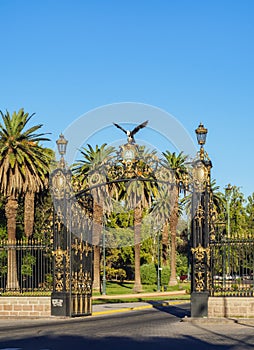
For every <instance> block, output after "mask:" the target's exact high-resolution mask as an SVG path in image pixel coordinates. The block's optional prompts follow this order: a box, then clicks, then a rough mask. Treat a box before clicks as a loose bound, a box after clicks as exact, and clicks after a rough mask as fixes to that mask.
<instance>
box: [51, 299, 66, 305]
mask: <svg viewBox="0 0 254 350" xmlns="http://www.w3.org/2000/svg"><path fill="white" fill-rule="evenodd" d="M52 305H53V306H54V307H62V306H63V299H52Z"/></svg>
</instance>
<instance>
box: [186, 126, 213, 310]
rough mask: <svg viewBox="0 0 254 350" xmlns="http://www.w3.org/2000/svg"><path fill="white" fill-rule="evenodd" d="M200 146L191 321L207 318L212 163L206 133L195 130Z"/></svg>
mask: <svg viewBox="0 0 254 350" xmlns="http://www.w3.org/2000/svg"><path fill="white" fill-rule="evenodd" d="M196 133H197V138H198V143H199V144H200V145H201V148H200V152H199V159H197V160H196V161H195V162H194V163H193V170H192V175H193V194H192V224H191V317H207V316H208V297H209V286H210V248H209V234H210V232H209V231H210V227H209V226H210V219H209V215H210V210H209V205H210V195H211V189H210V182H211V181H210V170H211V168H212V163H211V161H210V159H209V158H208V156H207V154H206V153H205V151H204V149H203V145H204V144H205V137H206V134H207V129H205V128H204V127H203V125H202V124H200V125H199V128H198V129H196Z"/></svg>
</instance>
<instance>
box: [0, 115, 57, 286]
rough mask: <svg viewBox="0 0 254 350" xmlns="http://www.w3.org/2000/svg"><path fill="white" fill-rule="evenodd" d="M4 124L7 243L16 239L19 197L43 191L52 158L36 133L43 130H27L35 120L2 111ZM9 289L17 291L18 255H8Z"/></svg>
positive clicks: (0, 134) (0, 169) (0, 127)
mask: <svg viewBox="0 0 254 350" xmlns="http://www.w3.org/2000/svg"><path fill="white" fill-rule="evenodd" d="M0 114H1V116H2V119H3V123H1V124H0V191H1V193H2V194H3V195H4V196H6V197H7V201H6V206H5V214H6V218H7V232H8V240H9V241H13V242H14V241H15V239H16V215H17V208H18V197H19V196H20V195H24V194H26V193H35V192H38V191H40V190H42V189H43V188H44V187H45V185H46V183H47V176H48V173H49V164H50V160H51V158H50V157H49V153H48V152H47V151H45V148H43V147H42V146H40V145H39V142H40V141H48V140H49V139H48V138H45V137H43V136H44V135H45V134H42V133H40V134H37V133H35V132H36V131H37V130H38V129H40V128H41V126H42V125H41V124H40V125H35V126H33V127H31V128H28V129H27V130H25V128H26V127H27V124H28V122H29V121H30V119H31V118H32V116H33V115H34V114H32V115H30V116H29V114H28V113H24V110H23V109H20V110H19V111H18V113H16V112H14V113H13V114H12V116H10V114H9V112H8V111H6V114H3V113H2V111H0ZM7 288H8V289H16V288H18V279H17V269H16V252H15V250H13V249H10V250H9V251H8V278H7Z"/></svg>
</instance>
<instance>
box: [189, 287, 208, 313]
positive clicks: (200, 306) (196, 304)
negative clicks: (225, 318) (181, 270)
mask: <svg viewBox="0 0 254 350" xmlns="http://www.w3.org/2000/svg"><path fill="white" fill-rule="evenodd" d="M208 297H209V292H202V293H199V292H192V293H191V317H207V316H208Z"/></svg>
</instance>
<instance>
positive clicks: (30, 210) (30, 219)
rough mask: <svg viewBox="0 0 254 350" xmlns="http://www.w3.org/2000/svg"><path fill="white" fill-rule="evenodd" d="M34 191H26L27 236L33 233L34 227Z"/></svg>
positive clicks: (25, 225) (25, 224)
mask: <svg viewBox="0 0 254 350" xmlns="http://www.w3.org/2000/svg"><path fill="white" fill-rule="evenodd" d="M34 197H35V194H34V192H26V194H25V203H24V231H25V235H26V237H30V236H32V234H33V228H34Z"/></svg>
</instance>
